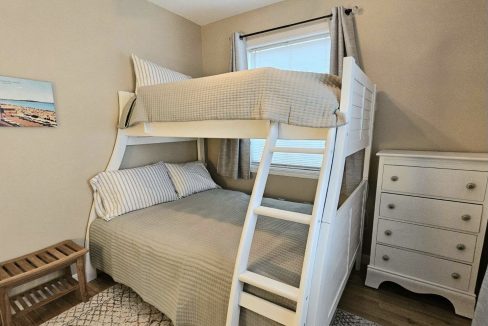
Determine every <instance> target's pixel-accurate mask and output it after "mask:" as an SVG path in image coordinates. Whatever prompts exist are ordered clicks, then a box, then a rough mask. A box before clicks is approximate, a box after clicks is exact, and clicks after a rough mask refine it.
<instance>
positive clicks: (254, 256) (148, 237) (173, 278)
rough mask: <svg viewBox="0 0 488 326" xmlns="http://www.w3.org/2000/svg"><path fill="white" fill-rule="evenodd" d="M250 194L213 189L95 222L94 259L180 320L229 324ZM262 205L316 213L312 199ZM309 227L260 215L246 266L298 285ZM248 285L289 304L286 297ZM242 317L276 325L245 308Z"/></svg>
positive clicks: (92, 231) (248, 322)
mask: <svg viewBox="0 0 488 326" xmlns="http://www.w3.org/2000/svg"><path fill="white" fill-rule="evenodd" d="M248 202H249V196H248V195H246V194H243V193H241V192H235V191H230V190H223V189H215V190H209V191H205V192H201V193H198V194H195V195H192V196H190V197H187V198H183V199H180V200H177V201H174V202H169V203H164V204H160V205H156V206H152V207H149V208H146V209H143V210H139V211H135V212H131V213H129V214H125V215H122V216H119V217H117V218H115V219H113V220H111V221H109V222H107V221H104V220H102V219H97V220H96V221H94V222H93V223H92V225H91V227H90V252H91V259H92V262H93V264H94V265H95V267H96V268H97V269H100V270H102V271H104V272H106V273H108V274H109V275H111V276H112V277H113V278H114V280H115V281H117V282H120V283H123V284H126V285H128V286H130V287H131V288H132V289H134V290H135V291H136V292H137V293H138V294H139V295H140V296H141V297H142V298H143V299H144V300H145V301H147V302H148V303H150V304H152V305H153V306H155V307H156V308H158V309H159V310H161V311H162V312H163V313H164V314H166V315H167V316H168V317H169V318H171V319H172V320H173V322H174V324H175V325H177V326H180V325H194V326H206V325H208V326H218V325H225V318H226V314H227V304H228V300H229V293H230V285H231V280H232V273H233V269H234V262H235V257H236V254H237V248H238V245H239V240H240V237H241V231H242V225H243V223H244V218H245V214H246V210H247V205H248ZM263 204H264V205H265V206H270V207H275V208H281V209H287V210H292V211H296V212H301V213H307V214H310V213H311V209H312V206H311V205H308V204H298V203H291V202H286V201H279V200H273V199H265V200H264V202H263ZM306 237H307V227H306V226H304V225H301V224H298V223H292V222H287V221H281V220H276V219H271V218H265V217H260V218H259V220H258V224H257V230H256V233H255V236H254V241H253V247H252V252H251V259H250V267H249V269H250V270H251V271H254V272H258V273H260V274H262V275H265V276H268V277H271V278H273V279H276V280H279V281H282V282H286V283H288V284H290V285H293V286H297V287H298V285H299V282H300V274H301V267H302V260H303V254H304V251H305V242H306ZM246 291H248V292H251V293H253V294H255V295H258V296H260V297H263V298H265V299H268V300H271V301H274V302H275V303H277V304H280V305H283V306H285V307H288V308H290V309H294V304H293V303H291V302H289V301H288V300H287V299H283V298H280V297H278V296H274V295H270V294H268V293H265V292H263V291H261V290H259V289H256V288H252V287H246ZM242 310H243V311H242V312H241V325H253V326H254V325H276V323H274V322H272V321H270V320H268V319H265V318H264V317H262V316H258V315H256V314H255V313H253V312H251V311H247V310H245V309H242Z"/></svg>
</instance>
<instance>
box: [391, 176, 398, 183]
mask: <svg viewBox="0 0 488 326" xmlns="http://www.w3.org/2000/svg"><path fill="white" fill-rule="evenodd" d="M390 179H391V181H393V182H395V181H398V177H397V176H396V175H394V176H392V177H391V178H390Z"/></svg>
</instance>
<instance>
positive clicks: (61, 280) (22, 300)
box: [0, 240, 88, 326]
mask: <svg viewBox="0 0 488 326" xmlns="http://www.w3.org/2000/svg"><path fill="white" fill-rule="evenodd" d="M87 252H88V250H87V249H85V248H83V247H81V246H79V245H77V244H76V243H74V242H73V241H71V240H67V241H63V242H60V243H58V244H56V245H54V246H51V247H48V248H45V249H42V250H39V251H36V252H33V253H30V254H27V255H25V256H22V257H19V258H15V259H11V260H8V261H5V262H3V263H0V313H1V317H2V324H3V326H10V325H12V317H13V316H17V315H21V314H25V313H27V312H29V311H31V310H34V309H36V308H38V307H40V306H43V305H45V304H47V303H49V302H51V301H53V300H55V299H57V298H59V297H61V296H63V295H66V294H68V293H70V292H72V291H75V290H79V294H80V297H81V300H82V301H86V300H87V293H86V278H85V261H84V259H85V257H84V256H85V254H86V253H87ZM72 264H76V270H77V274H78V282H77V281H76V280H75V279H73V277H72V275H71V269H70V266H71V265H72ZM60 270H62V271H63V275H62V276H61V277H58V278H56V279H54V280H51V281H49V282H46V283H44V284H42V285H39V286H37V287H35V288H33V289H30V290H28V291H25V292H22V293H20V294H17V295H14V296H12V297H10V298H9V291H10V290H11V289H12V288H14V287H16V286H19V285H22V284H25V283H27V282H30V281H32V280H34V279H37V278H39V277H41V276H44V275H47V274H50V273H53V272H56V271H60Z"/></svg>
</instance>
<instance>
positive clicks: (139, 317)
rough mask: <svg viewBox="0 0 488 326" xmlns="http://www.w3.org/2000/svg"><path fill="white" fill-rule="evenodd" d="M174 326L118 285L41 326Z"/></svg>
mask: <svg viewBox="0 0 488 326" xmlns="http://www.w3.org/2000/svg"><path fill="white" fill-rule="evenodd" d="M68 325H69V326H115V325H134V326H142V325H151V326H173V323H172V322H171V320H170V319H169V318H168V317H166V316H165V315H164V314H162V313H161V312H160V311H159V310H157V309H156V308H154V307H153V306H151V305H150V304H148V303H146V302H144V301H143V300H142V299H141V297H140V296H139V295H137V293H135V292H134V291H132V290H131V289H130V288H128V287H126V286H124V285H122V284H117V285H114V286H112V287H110V288H108V289H106V290H105V291H102V292H100V293H98V294H97V295H95V296H94V297H92V298H91V299H90V300H89V301H88V302H85V303H80V304H78V305H76V306H74V307H73V308H71V309H69V310H67V311H65V312H63V313H62V314H60V315H58V316H57V317H54V318H53V319H51V320H49V321H47V322H45V323H44V324H42V325H41V326H68ZM331 325H334V326H372V325H378V324H375V323H373V322H371V321H369V320H366V319H363V318H361V317H359V316H356V315H354V314H351V313H349V312H346V311H343V310H340V309H337V312H336V314H335V317H334V320H333V321H332V324H331Z"/></svg>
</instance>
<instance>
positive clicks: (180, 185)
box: [166, 161, 220, 197]
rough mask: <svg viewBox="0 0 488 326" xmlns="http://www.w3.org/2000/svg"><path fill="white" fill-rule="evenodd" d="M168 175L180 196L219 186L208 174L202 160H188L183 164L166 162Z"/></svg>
mask: <svg viewBox="0 0 488 326" xmlns="http://www.w3.org/2000/svg"><path fill="white" fill-rule="evenodd" d="M166 167H167V168H168V172H169V176H170V177H171V180H172V181H173V184H174V185H175V188H176V191H177V192H178V195H179V196H180V197H186V196H189V195H191V194H194V193H197V192H201V191H205V190H209V189H215V188H220V187H219V186H218V185H217V184H216V183H215V182H214V181H213V180H212V177H211V176H210V173H208V171H207V169H206V168H205V165H204V164H203V163H202V162H199V161H197V162H189V163H183V164H170V163H166Z"/></svg>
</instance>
